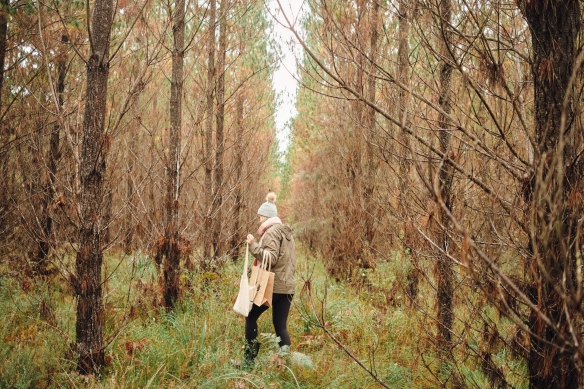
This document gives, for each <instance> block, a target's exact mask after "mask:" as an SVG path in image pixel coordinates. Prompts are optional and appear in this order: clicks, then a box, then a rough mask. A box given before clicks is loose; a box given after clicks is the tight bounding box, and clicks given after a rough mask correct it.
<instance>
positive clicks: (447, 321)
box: [435, 0, 454, 358]
mask: <svg viewBox="0 0 584 389" xmlns="http://www.w3.org/2000/svg"><path fill="white" fill-rule="evenodd" d="M451 14H452V5H451V2H450V0H440V9H439V15H440V16H439V17H440V20H439V29H440V33H441V39H440V85H439V97H438V103H439V105H440V108H441V109H442V110H443V111H444V113H445V114H450V111H451V89H452V86H451V84H452V69H453V68H452V66H451V64H450V63H451V58H452V57H451V53H452V49H451V47H452V43H451V35H452V33H451V29H450V21H451ZM445 114H440V115H439V117H438V127H439V137H438V139H439V143H440V151H441V152H442V153H444V155H445V156H446V158H449V153H450V129H451V126H452V125H451V123H450V120H449V119H448V117H447V116H446V115H445ZM452 179H453V170H452V167H451V165H450V164H447V163H446V162H445V161H442V163H441V164H440V168H439V170H438V188H437V189H438V193H436V196H437V197H438V198H439V199H441V201H443V202H444V204H445V205H446V208H447V209H448V210H449V211H452V205H453V204H452V203H453V194H452ZM438 209H439V212H438V220H439V223H440V226H437V227H436V231H435V232H436V237H435V238H436V243H438V244H439V246H440V248H441V251H440V252H438V253H437V263H436V282H437V283H438V285H437V294H438V296H437V297H438V346H439V348H440V351H439V353H440V354H441V355H442V357H443V358H447V356H448V355H449V354H450V351H451V343H452V335H451V331H452V323H453V320H454V314H453V310H452V309H453V308H452V297H453V286H452V284H453V278H454V273H453V270H452V263H451V262H450V259H449V258H448V256H447V254H448V252H449V251H450V248H451V246H452V242H451V239H450V235H449V226H450V220H449V217H448V214H447V213H446V212H445V211H444V210H443V209H442V208H441V207H438Z"/></svg>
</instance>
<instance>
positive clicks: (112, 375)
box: [0, 253, 521, 388]
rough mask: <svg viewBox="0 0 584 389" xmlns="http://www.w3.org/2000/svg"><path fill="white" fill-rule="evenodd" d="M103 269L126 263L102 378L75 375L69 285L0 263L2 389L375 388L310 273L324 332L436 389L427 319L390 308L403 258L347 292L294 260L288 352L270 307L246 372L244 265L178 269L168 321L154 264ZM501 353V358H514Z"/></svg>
mask: <svg viewBox="0 0 584 389" xmlns="http://www.w3.org/2000/svg"><path fill="white" fill-rule="evenodd" d="M106 261H107V266H105V268H106V271H108V270H107V269H109V271H111V269H114V268H116V266H117V265H118V264H120V265H119V267H117V270H116V271H115V272H114V273H113V274H112V276H111V277H110V279H109V280H108V282H107V284H106V286H105V291H104V295H105V307H106V323H105V334H104V335H105V338H106V339H107V340H108V341H109V342H110V343H109V346H108V348H107V351H106V355H107V356H106V359H107V366H106V367H105V369H104V370H103V373H102V374H101V376H100V377H95V376H89V377H85V376H81V375H79V374H77V373H76V372H75V364H74V359H75V356H74V353H73V351H72V350H73V347H72V345H73V344H74V337H75V308H74V307H75V306H74V301H73V299H72V297H71V291H70V290H69V288H68V286H67V285H66V284H65V283H64V282H63V281H59V280H51V281H50V283H49V282H48V281H43V280H31V279H29V278H27V277H26V276H24V275H22V274H21V273H17V272H8V271H7V269H6V268H5V266H4V265H2V266H4V267H0V269H1V270H2V271H1V272H0V274H3V276H1V277H0V387H7V388H8V387H18V388H24V387H84V388H97V387H100V388H102V387H105V388H109V387H112V388H113V387H116V388H118V387H127V388H133V387H140V388H145V387H176V388H182V387H201V388H225V387H227V388H298V387H301V388H369V387H371V388H373V387H378V385H377V384H376V383H375V381H374V380H373V379H372V378H371V377H370V376H368V375H367V373H366V372H365V371H363V370H362V369H361V368H359V366H357V364H356V363H355V362H353V361H352V360H351V359H349V358H348V357H347V356H346V355H345V353H344V352H343V351H341V350H340V349H339V348H338V347H337V346H336V345H335V344H334V343H333V342H332V341H330V340H329V339H328V338H327V337H326V335H325V334H324V333H323V331H322V330H321V329H319V328H318V327H317V326H315V325H314V323H313V322H311V321H310V320H309V316H308V317H307V316H306V315H303V314H302V313H303V312H304V311H305V310H306V307H307V305H306V299H305V296H302V295H301V294H300V293H299V291H300V289H301V287H302V278H305V277H307V276H308V275H310V278H311V280H312V284H313V286H314V290H315V291H316V294H317V295H318V296H320V297H322V296H324V294H325V289H326V302H324V303H323V304H324V305H323V307H324V315H325V316H324V317H325V321H326V325H327V327H328V328H330V329H331V331H332V332H333V333H334V334H335V336H337V337H338V339H339V340H340V341H341V342H343V343H344V344H345V345H346V346H348V347H349V348H350V349H351V351H352V352H353V353H354V354H355V355H357V356H358V357H359V358H360V359H361V360H362V361H363V362H364V363H365V364H366V365H370V366H371V364H372V361H374V362H375V364H374V369H375V371H376V372H377V374H378V376H379V377H380V378H382V379H383V380H384V381H385V382H386V383H387V384H389V385H390V386H392V387H432V386H433V385H434V384H433V383H432V380H430V379H428V370H427V369H425V368H424V363H430V364H432V363H435V361H434V360H433V359H432V358H433V353H432V351H431V348H430V347H429V346H428V341H427V340H425V339H424V337H425V335H424V334H425V332H424V331H423V328H422V326H423V325H428V324H427V322H426V321H424V317H423V315H420V314H419V313H415V312H414V311H411V310H409V309H405V308H402V307H401V304H400V303H399V299H397V297H396V298H395V299H394V300H393V301H394V303H393V304H394V305H395V306H391V305H390V304H389V303H388V299H391V297H395V296H389V297H388V293H387V292H386V291H388V290H391V289H392V286H393V285H394V284H395V282H397V280H398V279H399V278H400V277H403V274H405V271H406V270H407V269H405V268H404V265H403V263H404V262H403V261H399V260H395V261H391V262H389V263H386V264H382V265H380V266H379V267H378V269H376V271H375V272H363V273H362V277H363V279H362V280H358V281H353V282H352V283H351V285H349V284H348V283H344V282H341V283H335V282H333V281H331V280H330V279H328V278H327V277H326V272H325V270H324V266H323V264H322V262H321V261H319V260H316V259H315V258H307V257H306V256H305V255H299V263H298V275H299V281H298V288H297V293H296V295H295V297H294V303H293V305H292V311H291V313H290V317H289V322H288V329H289V332H290V335H291V339H292V352H282V351H281V350H279V348H278V346H277V339H276V338H275V336H274V335H273V334H272V333H273V327H272V323H271V311H268V312H267V313H265V314H264V315H263V316H262V317H261V318H260V320H259V323H258V324H259V332H260V333H261V336H260V339H261V342H262V348H261V350H260V354H259V356H258V359H257V363H256V366H255V368H254V370H252V371H251V372H243V371H241V370H238V369H237V368H236V367H234V366H233V365H232V363H231V360H232V359H240V358H241V354H242V345H243V341H244V336H243V332H244V331H243V329H244V318H243V317H241V316H239V315H237V314H236V313H235V312H233V311H232V309H231V308H232V304H233V302H232V301H233V298H234V297H235V296H236V294H237V288H238V285H239V272H240V271H241V270H240V269H241V264H240V263H238V264H231V263H228V264H226V265H225V266H224V268H223V269H222V271H221V276H220V277H219V276H218V275H216V274H213V273H206V274H201V273H199V272H193V273H187V272H185V273H183V276H182V282H183V286H184V288H183V296H182V299H181V301H180V303H179V304H178V306H177V307H176V309H175V311H174V312H171V313H166V312H165V311H164V310H163V309H162V308H160V307H159V305H158V304H157V303H156V301H157V300H158V298H159V297H158V295H159V289H158V286H157V271H156V267H155V265H154V264H153V262H152V261H151V260H150V259H148V258H147V256H145V255H143V254H140V253H137V254H136V255H132V256H127V257H122V256H120V255H119V254H115V253H114V254H111V253H110V254H109V255H107V256H106ZM384 291H385V292H384ZM426 292H428V291H426ZM395 301H398V302H397V303H396V302H395ZM132 306H133V308H131V307H132ZM380 307H382V308H383V309H381V308H380ZM426 347H427V348H426ZM373 351H374V353H373ZM499 354H501V353H499ZM499 354H498V355H495V356H494V358H495V359H497V358H504V359H505V360H509V357H508V356H505V355H499ZM421 356H423V357H424V358H422V357H421ZM473 363H474V362H472V361H471V360H469V361H468V363H465V364H464V366H463V367H464V369H466V370H465V372H464V374H465V377H468V379H469V380H473V381H475V382H481V383H483V382H485V378H484V377H483V376H482V374H481V373H480V371H479V370H480V369H478V368H477V367H476V366H474V365H473ZM520 368H521V367H518V369H520ZM518 380H519V381H518V382H520V381H521V377H519V378H518Z"/></svg>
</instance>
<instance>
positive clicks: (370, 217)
mask: <svg viewBox="0 0 584 389" xmlns="http://www.w3.org/2000/svg"><path fill="white" fill-rule="evenodd" d="M372 11H373V14H372V17H371V23H370V32H369V36H370V39H371V41H370V48H369V52H370V53H369V57H370V58H369V60H370V61H371V62H375V61H376V60H377V39H378V36H379V31H378V27H379V2H378V1H377V0H373V10H372ZM375 81H376V80H375V67H374V66H373V65H372V66H370V75H369V80H368V99H369V101H371V102H375V89H376V82H375ZM367 116H368V117H367V128H368V130H369V133H368V136H367V138H368V139H367V146H366V157H367V179H366V180H365V181H366V182H365V185H364V188H363V190H364V196H363V197H364V202H365V239H366V240H367V242H368V243H369V245H371V244H372V242H373V238H374V237H375V221H376V217H375V216H376V215H375V213H376V212H375V206H374V204H375V203H374V201H373V195H374V193H375V188H376V177H375V172H376V170H377V162H376V158H375V155H374V149H373V142H374V139H375V125H376V121H375V110H374V109H373V108H368V109H367Z"/></svg>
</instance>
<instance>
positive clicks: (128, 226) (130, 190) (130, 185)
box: [123, 102, 141, 254]
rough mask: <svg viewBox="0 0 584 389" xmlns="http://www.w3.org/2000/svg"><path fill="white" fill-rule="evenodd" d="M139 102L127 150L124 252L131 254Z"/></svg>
mask: <svg viewBox="0 0 584 389" xmlns="http://www.w3.org/2000/svg"><path fill="white" fill-rule="evenodd" d="M137 104H138V102H135V103H134V105H132V110H133V111H134V115H133V116H134V117H133V123H136V127H135V128H134V127H133V126H131V127H130V137H129V140H128V149H127V150H126V156H127V157H126V163H127V166H126V206H127V211H126V217H125V220H124V243H123V245H124V252H125V253H126V254H131V253H132V251H134V248H133V246H132V245H133V242H134V220H133V217H132V213H133V211H134V208H135V205H136V188H135V185H134V176H133V174H134V158H135V153H136V137H137V136H138V133H139V131H138V128H139V125H140V120H141V119H140V117H138V116H137V114H136V112H135V111H136V106H137Z"/></svg>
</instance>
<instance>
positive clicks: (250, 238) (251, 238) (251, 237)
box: [245, 234, 255, 244]
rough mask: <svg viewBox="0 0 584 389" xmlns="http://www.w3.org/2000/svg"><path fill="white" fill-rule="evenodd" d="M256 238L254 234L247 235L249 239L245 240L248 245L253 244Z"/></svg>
mask: <svg viewBox="0 0 584 389" xmlns="http://www.w3.org/2000/svg"><path fill="white" fill-rule="evenodd" d="M254 239H255V238H254V237H253V235H252V234H247V238H246V239H245V240H246V241H247V244H252V243H253V241H254Z"/></svg>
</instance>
